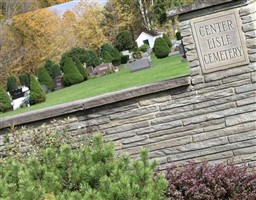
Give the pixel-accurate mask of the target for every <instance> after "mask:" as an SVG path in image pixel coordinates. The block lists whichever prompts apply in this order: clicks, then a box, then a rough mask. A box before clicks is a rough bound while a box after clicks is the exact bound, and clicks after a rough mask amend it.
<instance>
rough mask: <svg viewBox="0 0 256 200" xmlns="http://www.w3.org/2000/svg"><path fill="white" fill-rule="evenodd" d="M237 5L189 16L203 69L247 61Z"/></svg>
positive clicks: (240, 63)
mask: <svg viewBox="0 0 256 200" xmlns="http://www.w3.org/2000/svg"><path fill="white" fill-rule="evenodd" d="M238 12H239V11H238V10H237V9H233V10H229V11H225V12H220V13H216V14H211V15H208V16H204V17H200V18H197V19H194V20H191V28H192V31H193V35H194V40H195V44H196V49H197V52H198V57H199V61H200V64H201V66H202V71H203V73H210V72H214V71H218V70H222V69H227V68H231V67H236V66H241V65H244V64H248V63H249V59H248V54H247V49H246V45H245V38H244V35H243V33H242V31H241V27H242V23H241V19H240V17H239V13H238Z"/></svg>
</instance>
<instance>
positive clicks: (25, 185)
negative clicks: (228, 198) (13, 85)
mask: <svg viewBox="0 0 256 200" xmlns="http://www.w3.org/2000/svg"><path fill="white" fill-rule="evenodd" d="M43 129H45V131H46V132H48V134H44V132H45V131H43V132H42V131H41V130H38V129H37V130H34V131H33V133H34V134H33V135H32V136H31V135H29V136H30V137H29V138H31V142H32V144H33V145H30V146H31V148H33V149H31V152H32V153H30V152H27V154H29V156H27V155H26V154H25V153H23V154H20V153H16V152H19V149H18V148H19V147H20V146H21V145H19V144H17V145H14V147H15V148H14V150H12V151H9V152H13V153H16V155H13V154H11V155H10V156H8V157H7V158H6V159H5V160H2V162H1V164H0V191H1V193H0V199H26V200H34V199H56V200H62V199H63V200H64V199H70V200H71V199H79V200H80V199H86V200H113V199H118V200H121V199H123V200H125V199H127V200H128V199H129V200H156V199H157V200H164V199H166V197H165V195H164V192H165V190H166V187H167V181H166V180H165V179H164V177H163V176H162V175H156V174H154V170H155V167H156V162H152V163H151V162H149V157H148V153H147V151H145V150H143V151H142V152H141V155H140V158H139V159H137V160H135V161H134V160H132V159H131V158H130V157H129V156H127V155H123V156H118V157H117V156H116V154H115V146H114V145H113V143H106V142H104V141H103V138H102V136H100V135H94V136H93V137H92V138H91V139H90V141H89V140H86V141H85V142H82V143H81V145H79V146H75V147H74V146H71V145H69V144H67V143H66V142H65V141H63V140H62V139H61V138H63V137H62V136H64V139H65V135H67V134H65V132H62V131H61V132H60V130H58V131H57V130H55V134H49V129H48V127H45V128H43ZM30 132H31V131H30ZM24 133H25V134H28V131H27V130H24V129H23V130H22V131H20V132H18V133H16V134H15V135H17V136H18V137H19V138H21V136H22V134H24ZM41 135H43V136H44V137H42V136H41ZM56 135H57V137H56ZM59 135H61V136H60V137H59ZM14 137H15V136H14ZM38 137H39V139H38ZM44 138H45V139H44ZM34 140H36V141H37V142H36V143H35V142H34ZM15 141H20V143H22V139H20V140H19V139H17V138H16V140H15ZM42 142H43V144H42ZM47 142H48V143H47ZM9 146H11V145H9ZM10 191H11V193H10ZM10 195H11V198H10Z"/></svg>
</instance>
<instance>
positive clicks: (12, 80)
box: [7, 76, 18, 92]
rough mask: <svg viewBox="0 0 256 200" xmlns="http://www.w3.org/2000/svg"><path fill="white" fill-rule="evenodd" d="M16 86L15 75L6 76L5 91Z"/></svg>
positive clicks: (14, 88) (11, 89)
mask: <svg viewBox="0 0 256 200" xmlns="http://www.w3.org/2000/svg"><path fill="white" fill-rule="evenodd" d="M17 88H18V84H17V80H16V77H15V76H9V77H8V78H7V91H8V92H10V91H13V90H16V89H17Z"/></svg>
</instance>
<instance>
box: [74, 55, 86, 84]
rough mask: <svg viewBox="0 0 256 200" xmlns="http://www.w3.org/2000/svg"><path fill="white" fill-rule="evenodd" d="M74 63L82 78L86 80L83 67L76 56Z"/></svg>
mask: <svg viewBox="0 0 256 200" xmlns="http://www.w3.org/2000/svg"><path fill="white" fill-rule="evenodd" d="M75 65H76V67H77V69H78V71H79V72H80V74H82V76H83V78H84V80H87V74H86V71H85V68H84V66H83V64H82V63H81V62H80V60H79V59H78V58H75Z"/></svg>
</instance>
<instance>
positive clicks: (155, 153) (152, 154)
mask: <svg viewBox="0 0 256 200" xmlns="http://www.w3.org/2000/svg"><path fill="white" fill-rule="evenodd" d="M164 156H165V153H164V152H163V151H161V150H159V151H153V152H150V153H149V158H150V159H152V158H155V159H154V160H157V162H158V163H159V164H164V163H167V159H166V158H163V157H164ZM161 157H162V158H161ZM156 158H158V159H156ZM159 158H160V159H159Z"/></svg>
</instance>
